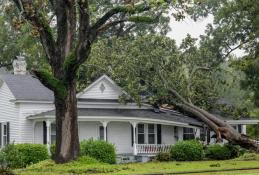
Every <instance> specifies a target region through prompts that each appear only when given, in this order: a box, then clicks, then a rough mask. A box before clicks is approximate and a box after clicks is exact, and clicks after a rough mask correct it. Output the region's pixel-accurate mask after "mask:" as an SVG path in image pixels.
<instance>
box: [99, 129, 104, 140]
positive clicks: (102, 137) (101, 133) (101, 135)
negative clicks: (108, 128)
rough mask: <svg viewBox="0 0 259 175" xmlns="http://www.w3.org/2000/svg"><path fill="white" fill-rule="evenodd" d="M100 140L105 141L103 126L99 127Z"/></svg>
mask: <svg viewBox="0 0 259 175" xmlns="http://www.w3.org/2000/svg"><path fill="white" fill-rule="evenodd" d="M99 139H100V140H104V127H103V126H100V127H99Z"/></svg>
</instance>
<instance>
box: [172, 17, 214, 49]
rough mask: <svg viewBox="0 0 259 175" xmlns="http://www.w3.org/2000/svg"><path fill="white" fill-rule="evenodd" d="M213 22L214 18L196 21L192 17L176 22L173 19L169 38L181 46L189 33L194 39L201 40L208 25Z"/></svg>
mask: <svg viewBox="0 0 259 175" xmlns="http://www.w3.org/2000/svg"><path fill="white" fill-rule="evenodd" d="M212 22H213V16H208V17H207V18H203V19H200V20H199V21H194V20H192V19H191V18H190V17H186V18H185V19H184V20H183V21H180V22H178V21H175V20H174V19H173V18H172V19H171V21H170V27H171V29H172V31H171V32H169V33H168V36H169V37H171V38H173V39H175V40H176V43H177V45H179V44H180V43H181V41H182V39H184V38H185V37H186V35H187V34H188V33H189V34H190V35H191V36H192V37H194V38H199V36H200V35H202V34H204V33H205V32H204V31H205V29H206V26H207V24H208V23H212Z"/></svg>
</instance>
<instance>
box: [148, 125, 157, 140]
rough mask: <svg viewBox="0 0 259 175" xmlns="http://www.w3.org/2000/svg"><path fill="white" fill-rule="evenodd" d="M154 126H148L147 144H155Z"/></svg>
mask: <svg viewBox="0 0 259 175" xmlns="http://www.w3.org/2000/svg"><path fill="white" fill-rule="evenodd" d="M155 136H156V134H155V125H154V124H148V144H155Z"/></svg>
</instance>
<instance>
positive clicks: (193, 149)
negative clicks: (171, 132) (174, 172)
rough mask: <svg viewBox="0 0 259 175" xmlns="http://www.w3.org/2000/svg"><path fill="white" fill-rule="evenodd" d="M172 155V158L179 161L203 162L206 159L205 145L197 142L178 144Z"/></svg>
mask: <svg viewBox="0 0 259 175" xmlns="http://www.w3.org/2000/svg"><path fill="white" fill-rule="evenodd" d="M170 153H171V158H172V159H173V160H177V161H193V160H202V159H203V157H204V152H203V145H202V144H201V143H200V142H199V141H197V140H188V141H180V142H177V143H176V144H175V145H174V146H172V147H171V151H170Z"/></svg>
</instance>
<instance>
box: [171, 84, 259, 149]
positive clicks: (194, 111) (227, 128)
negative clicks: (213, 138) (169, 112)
mask: <svg viewBox="0 0 259 175" xmlns="http://www.w3.org/2000/svg"><path fill="white" fill-rule="evenodd" d="M169 92H170V94H172V95H173V96H175V97H177V99H178V100H180V103H175V104H174V105H176V106H177V107H178V108H180V109H182V110H183V111H185V112H187V113H189V114H191V115H192V116H194V117H196V118H197V119H199V120H201V121H202V122H204V123H205V124H206V125H208V127H209V128H210V129H212V130H213V131H214V132H215V133H216V135H217V142H221V141H222V139H226V140H228V141H229V142H231V143H233V144H237V145H240V146H241V147H243V148H246V149H249V150H253V151H257V150H258V149H259V148H258V145H257V144H256V142H255V141H254V140H252V139H250V138H249V137H247V136H246V135H243V134H240V133H238V132H237V131H236V130H235V129H234V128H233V127H232V126H231V125H229V124H228V123H227V122H226V121H224V120H222V119H220V118H218V117H216V116H215V115H213V114H211V113H209V112H207V111H205V110H204V109H202V108H200V107H198V106H195V105H193V104H192V103H189V102H187V101H186V100H185V99H184V98H183V97H182V96H181V95H180V94H179V93H178V92H177V91H175V90H174V89H172V88H171V89H170V90H169Z"/></svg>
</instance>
